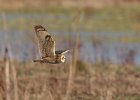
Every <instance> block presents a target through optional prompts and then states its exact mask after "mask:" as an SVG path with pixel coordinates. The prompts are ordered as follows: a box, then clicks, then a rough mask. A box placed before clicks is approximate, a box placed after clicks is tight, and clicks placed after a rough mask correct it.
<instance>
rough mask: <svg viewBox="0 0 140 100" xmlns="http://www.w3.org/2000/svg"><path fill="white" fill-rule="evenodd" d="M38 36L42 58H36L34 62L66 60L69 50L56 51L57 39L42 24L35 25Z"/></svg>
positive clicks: (61, 61)
mask: <svg viewBox="0 0 140 100" xmlns="http://www.w3.org/2000/svg"><path fill="white" fill-rule="evenodd" d="M34 28H35V32H36V36H37V39H38V45H39V50H40V53H41V59H39V60H34V62H41V63H51V64H57V63H63V62H65V55H64V54H65V53H66V52H68V51H69V50H59V51H55V41H54V39H53V38H52V36H51V35H50V34H49V33H48V32H47V30H46V29H45V28H44V27H42V26H41V25H36V26H35V27H34Z"/></svg>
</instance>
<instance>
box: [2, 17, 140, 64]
mask: <svg viewBox="0 0 140 100" xmlns="http://www.w3.org/2000/svg"><path fill="white" fill-rule="evenodd" d="M21 16H22V18H24V19H25V20H26V22H27V21H30V20H39V19H46V18H47V20H46V21H45V22H46V23H47V22H48V21H49V20H50V19H51V20H53V19H55V18H60V19H64V20H70V19H71V18H70V17H69V16H65V15H63V14H62V15H61V14H60V15H57V16H55V15H51V14H49V15H46V14H39V15H37V14H7V16H6V21H7V22H11V21H14V20H18V19H20V18H21ZM0 19H2V17H1V16H0ZM95 19H97V18H96V17H95ZM98 20H99V19H98ZM45 22H42V23H43V24H44V23H45ZM14 24H16V23H14ZM8 25H9V24H8ZM10 25H11V24H10ZM48 26H49V25H48ZM29 28H30V30H31V31H27V29H24V28H23V29H22V30H20V29H16V28H12V27H8V30H7V32H6V33H7V34H8V40H9V43H10V45H11V50H12V53H13V57H14V58H15V59H17V60H20V61H22V60H32V59H33V58H35V57H39V54H38V50H37V46H36V43H35V40H34V29H33V27H32V25H30V26H29ZM49 32H51V33H52V35H54V37H55V39H56V41H57V48H59V49H61V48H62V49H65V48H68V40H65V41H64V40H63V38H60V37H61V36H62V35H65V36H66V37H67V36H68V34H69V31H68V30H64V31H63V32H62V31H58V30H57V31H56V30H55V29H54V30H53V29H51V30H50V31H49ZM71 33H72V34H73V35H75V32H71ZM79 34H80V40H81V42H82V47H81V49H80V59H83V60H89V61H92V62H95V59H96V56H97V53H98V55H99V57H100V58H101V59H105V60H106V61H111V62H113V63H121V62H122V61H123V60H124V59H123V57H125V56H127V55H128V52H129V51H131V50H133V51H135V53H136V54H135V56H134V60H135V63H136V64H140V43H139V42H138V41H135V42H125V41H120V40H121V38H125V37H128V38H137V33H135V32H134V31H130V30H129V31H128V30H126V31H111V32H108V31H106V30H100V31H99V30H98V31H85V30H81V31H79ZM93 36H94V37H99V39H100V40H101V45H99V48H100V49H96V47H95V46H94V45H93V43H92V42H91V39H92V37H93ZM5 38H6V37H5V32H4V31H3V29H2V27H1V28H0V56H1V57H2V56H3V52H4V49H3V48H4V45H5V43H6V41H5ZM73 38H75V37H73ZM97 50H99V51H97Z"/></svg>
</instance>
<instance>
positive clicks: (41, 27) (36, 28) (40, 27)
mask: <svg viewBox="0 0 140 100" xmlns="http://www.w3.org/2000/svg"><path fill="white" fill-rule="evenodd" d="M34 29H35V30H36V31H37V30H38V29H42V30H46V29H45V28H44V27H43V26H41V25H35V26H34Z"/></svg>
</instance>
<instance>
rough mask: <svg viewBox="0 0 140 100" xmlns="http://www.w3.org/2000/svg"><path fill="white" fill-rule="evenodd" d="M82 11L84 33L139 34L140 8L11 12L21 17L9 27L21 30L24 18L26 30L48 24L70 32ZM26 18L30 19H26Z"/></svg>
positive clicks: (58, 8)
mask: <svg viewBox="0 0 140 100" xmlns="http://www.w3.org/2000/svg"><path fill="white" fill-rule="evenodd" d="M74 9H75V10H74ZM80 10H81V11H83V12H84V13H85V15H84V18H83V21H82V23H81V29H82V30H83V31H90V32H92V31H97V32H98V31H102V30H104V31H133V32H136V33H138V30H139V25H140V24H139V22H140V17H139V16H140V14H139V13H140V8H138V7H126V8H123V7H120V8H117V9H116V8H114V7H106V8H102V9H93V8H88V9H86V8H67V9H65V8H61V7H56V8H55V7H53V8H45V9H44V10H39V9H38V10H31V11H30V10H29V11H28V10H24V9H22V10H21V11H15V12H10V13H11V14H12V15H13V14H15V15H21V17H16V18H14V19H11V20H10V19H9V20H8V27H10V28H14V29H19V27H18V26H19V24H20V20H21V18H23V20H24V24H25V25H24V26H25V29H26V30H28V29H29V26H28V25H27V24H29V23H30V25H31V26H32V24H33V23H40V24H43V25H46V24H47V26H48V28H49V29H50V30H69V27H70V26H69V25H70V24H71V21H72V19H73V17H74V16H75V15H76V14H77V13H78V12H79V11H80ZM6 13H7V14H8V15H10V13H9V12H7V11H6ZM8 15H7V16H8ZM10 16H11V15H10ZM25 16H28V17H29V18H25ZM37 16H38V17H37ZM48 16H54V17H48ZM55 16H56V17H55ZM54 23H55V24H54ZM0 26H2V22H0Z"/></svg>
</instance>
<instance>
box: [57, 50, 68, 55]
mask: <svg viewBox="0 0 140 100" xmlns="http://www.w3.org/2000/svg"><path fill="white" fill-rule="evenodd" d="M68 51H70V50H58V51H55V54H65V53H67V52H68Z"/></svg>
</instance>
